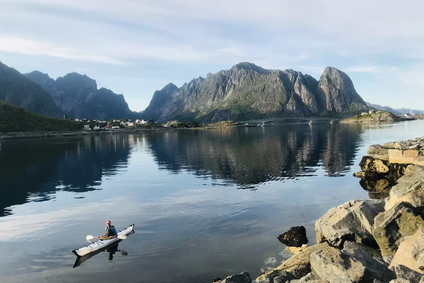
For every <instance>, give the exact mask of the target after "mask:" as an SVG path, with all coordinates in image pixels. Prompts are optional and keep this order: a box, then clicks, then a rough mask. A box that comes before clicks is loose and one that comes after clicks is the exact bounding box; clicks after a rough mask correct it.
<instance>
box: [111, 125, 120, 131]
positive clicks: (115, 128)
mask: <svg viewBox="0 0 424 283" xmlns="http://www.w3.org/2000/svg"><path fill="white" fill-rule="evenodd" d="M119 128H120V127H119V126H113V127H112V129H113V130H117V129H119Z"/></svg>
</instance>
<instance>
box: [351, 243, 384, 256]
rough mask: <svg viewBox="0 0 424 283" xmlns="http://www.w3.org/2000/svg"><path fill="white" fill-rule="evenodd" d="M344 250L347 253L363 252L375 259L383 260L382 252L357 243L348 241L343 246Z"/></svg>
mask: <svg viewBox="0 0 424 283" xmlns="http://www.w3.org/2000/svg"><path fill="white" fill-rule="evenodd" d="M343 250H344V251H347V252H351V251H353V250H361V251H363V252H365V253H367V254H369V255H370V256H371V257H373V258H376V259H381V254H380V251H378V250H377V249H374V248H372V247H370V246H367V245H364V244H358V243H355V242H351V241H346V242H345V243H344V245H343Z"/></svg>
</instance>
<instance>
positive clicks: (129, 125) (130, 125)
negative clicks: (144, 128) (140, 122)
mask: <svg viewBox="0 0 424 283" xmlns="http://www.w3.org/2000/svg"><path fill="white" fill-rule="evenodd" d="M125 126H127V127H134V123H133V122H127V124H126V125H125Z"/></svg>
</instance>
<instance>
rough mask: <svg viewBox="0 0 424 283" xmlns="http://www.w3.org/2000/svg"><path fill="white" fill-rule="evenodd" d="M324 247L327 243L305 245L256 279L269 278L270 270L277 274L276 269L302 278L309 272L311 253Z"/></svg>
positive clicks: (263, 279)
mask: <svg viewBox="0 0 424 283" xmlns="http://www.w3.org/2000/svg"><path fill="white" fill-rule="evenodd" d="M326 247H329V245H328V244H327V243H321V244H316V245H313V246H310V247H307V248H305V249H303V250H302V251H300V252H299V253H297V254H295V255H293V256H292V257H291V258H289V259H288V260H286V261H285V262H283V263H282V264H281V265H280V266H278V267H277V268H275V269H274V270H273V271H271V272H267V273H265V274H262V275H261V276H259V277H258V278H256V281H266V280H269V278H270V277H272V276H273V275H270V274H271V273H272V272H275V273H274V274H278V273H277V272H278V271H287V272H290V273H291V274H293V275H294V276H295V277H296V278H302V277H303V276H305V275H306V274H308V273H309V272H311V264H310V257H311V253H312V252H314V251H317V250H321V249H324V248H326Z"/></svg>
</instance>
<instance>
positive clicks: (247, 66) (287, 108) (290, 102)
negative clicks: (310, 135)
mask: <svg viewBox="0 0 424 283" xmlns="http://www.w3.org/2000/svg"><path fill="white" fill-rule="evenodd" d="M365 109H367V106H366V104H365V102H364V101H363V100H362V98H361V97H360V96H359V95H358V93H357V92H356V91H355V88H354V86H353V83H352V81H351V80H350V78H349V77H348V76H347V75H346V74H345V73H343V72H341V71H339V70H337V69H335V68H331V67H328V68H326V69H325V71H324V74H323V75H322V77H321V79H320V81H319V82H318V81H317V80H316V79H314V78H313V77H311V76H309V75H303V74H302V73H300V72H296V71H294V70H285V71H280V70H266V69H263V68H261V67H259V66H256V65H255V64H252V63H240V64H237V65H235V66H234V67H232V68H231V69H230V70H224V71H220V72H218V73H216V74H208V76H207V77H206V78H201V77H200V78H197V79H194V80H192V81H191V82H189V83H186V84H184V85H183V86H182V87H181V88H177V87H176V86H175V85H173V84H170V85H167V86H166V87H165V88H164V89H162V90H160V91H156V92H155V94H154V96H153V98H152V101H151V103H150V105H149V107H147V108H146V110H145V111H144V114H143V115H144V117H146V118H152V119H155V120H158V121H167V120H173V119H179V120H198V121H200V122H216V121H221V120H245V119H246V120H247V119H255V118H266V117H282V116H295V117H308V116H319V115H322V114H323V113H328V112H330V113H333V114H336V115H337V114H341V113H346V112H359V111H363V110H365Z"/></svg>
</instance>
